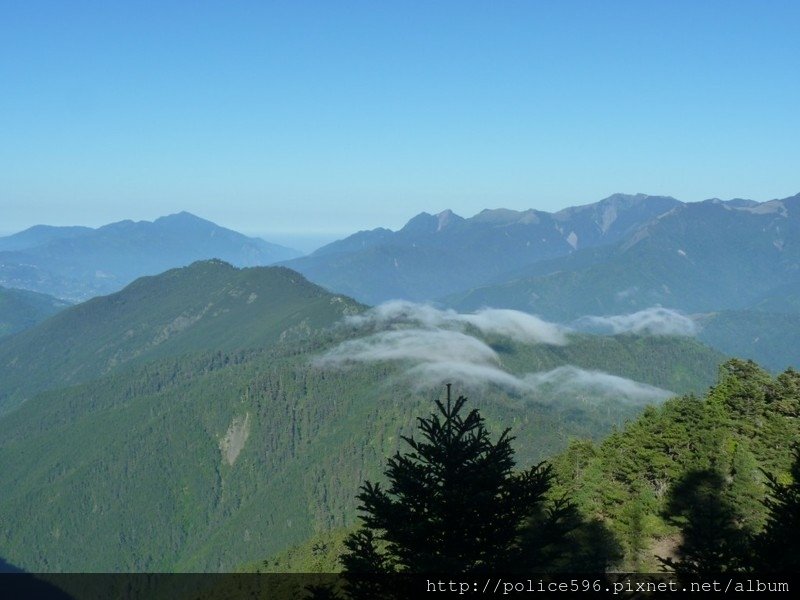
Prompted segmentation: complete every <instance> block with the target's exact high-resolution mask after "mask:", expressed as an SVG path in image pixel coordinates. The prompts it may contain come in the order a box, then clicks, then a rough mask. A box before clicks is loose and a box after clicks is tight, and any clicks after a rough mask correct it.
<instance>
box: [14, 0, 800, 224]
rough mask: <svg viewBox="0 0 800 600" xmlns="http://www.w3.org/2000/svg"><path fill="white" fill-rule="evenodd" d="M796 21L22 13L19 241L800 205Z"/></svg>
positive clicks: (625, 7)
mask: <svg viewBox="0 0 800 600" xmlns="http://www.w3.org/2000/svg"><path fill="white" fill-rule="evenodd" d="M798 32H800V2H797V1H796V0H788V1H780V0H768V1H764V0H759V1H752V2H741V1H735V0H724V1H716V0H690V1H681V0H669V1H661V2H656V1H644V0H637V1H631V2H612V1H609V0H603V1H599V0H591V1H586V2H569V1H563V0H559V1H558V2H556V1H533V0H529V1H511V0H506V1H503V0H493V1H486V2H471V1H469V0H457V1H452V2H447V1H442V0H439V1H430V0H428V1H420V2H413V1H410V0H409V1H404V2H392V1H388V0H380V1H369V2H349V1H336V0H325V1H321V2H304V1H302V0H292V1H290V2H268V1H266V0H260V1H257V2H244V1H236V0H227V1H219V2H210V1H193V2H188V1H187V2H169V1H167V0H158V1H156V2H147V1H144V0H137V1H135V2H130V1H127V2H114V1H112V0H104V1H100V0H98V1H95V2H82V1H80V0H70V1H68V2H67V1H63V0H59V1H54V2H46V1H42V0H20V1H17V0H2V4H0V231H6V232H7V231H15V230H19V229H22V228H25V227H28V226H30V225H33V224H35V223H51V224H85V225H93V226H96V225H100V224H103V223H107V222H110V221H115V220H120V219H124V218H132V219H148V220H150V219H153V218H155V217H158V216H160V215H163V214H167V213H172V212H177V211H180V210H188V211H190V212H193V213H195V214H198V215H199V216H202V217H205V218H208V219H211V220H213V221H215V222H217V223H220V224H222V225H225V226H228V227H232V228H234V229H238V230H242V231H245V232H259V233H265V234H267V233H269V232H274V233H276V234H278V233H282V234H293V233H297V232H304V233H307V234H313V235H335V234H339V233H349V232H352V231H355V230H358V229H367V228H373V227H378V226H386V227H390V228H397V227H400V226H402V224H403V223H404V222H405V221H406V220H408V219H409V218H410V217H411V216H413V215H414V214H416V213H419V212H421V211H423V210H425V211H428V212H438V211H440V210H443V209H445V208H452V209H453V210H454V211H456V212H457V213H459V214H462V215H464V216H470V215H472V214H475V213H476V212H478V211H479V210H481V209H483V208H487V207H488V208H496V207H506V208H515V209H525V208H531V207H532V208H538V209H541V210H557V209H559V208H563V207H565V206H569V205H576V204H585V203H588V202H594V201H597V200H599V199H601V198H603V197H605V196H608V195H610V194H611V193H614V192H629V193H636V192H644V193H649V194H668V195H672V196H675V197H677V198H679V199H681V200H686V201H695V200H701V199H705V198H709V197H721V198H731V197H749V198H753V199H756V200H768V199H771V198H776V197H785V196H789V195H793V194H795V193H797V192H800V143H799V142H800V33H798ZM284 239H285V238H284Z"/></svg>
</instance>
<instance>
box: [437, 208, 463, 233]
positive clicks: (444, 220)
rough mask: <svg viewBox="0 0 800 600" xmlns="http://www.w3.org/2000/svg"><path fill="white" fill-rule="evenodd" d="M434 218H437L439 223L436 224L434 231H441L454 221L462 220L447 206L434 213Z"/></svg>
mask: <svg viewBox="0 0 800 600" xmlns="http://www.w3.org/2000/svg"><path fill="white" fill-rule="evenodd" d="M436 218H437V219H438V220H439V225H438V226H437V228H436V231H441V230H442V229H445V228H447V227H450V226H451V225H453V224H455V223H460V222H461V221H463V220H464V218H463V217H460V216H458V215H457V214H456V213H454V212H453V211H452V210H450V209H449V208H447V209H445V210H443V211H442V212H440V213H439V214H438V215H436Z"/></svg>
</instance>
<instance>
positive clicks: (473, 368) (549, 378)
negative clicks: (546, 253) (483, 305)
mask: <svg viewBox="0 0 800 600" xmlns="http://www.w3.org/2000/svg"><path fill="white" fill-rule="evenodd" d="M347 324H349V325H350V326H353V327H356V328H359V329H361V328H364V329H366V328H369V327H373V328H377V327H383V328H386V327H392V328H393V329H389V330H388V331H387V330H385V329H384V330H379V331H372V332H371V333H367V334H366V335H364V337H360V338H357V339H351V340H348V341H345V342H343V343H341V344H339V345H338V346H336V347H335V348H333V349H331V350H329V351H328V352H326V353H325V354H323V355H322V356H320V357H318V358H317V359H316V360H315V364H316V365H317V366H319V367H323V368H335V367H346V366H348V365H352V364H355V363H372V362H385V361H399V362H403V363H405V367H406V368H405V370H404V371H403V375H404V376H405V377H406V378H407V379H408V380H409V381H410V383H411V385H412V386H414V387H416V388H417V389H422V388H429V387H434V386H438V385H441V384H442V383H446V382H449V381H458V382H459V383H460V384H462V385H465V386H468V387H483V386H497V387H500V388H502V389H505V390H508V391H511V392H513V393H517V394H525V395H530V396H532V397H534V398H536V399H538V400H543V399H545V398H547V399H558V398H564V399H565V400H566V399H569V398H581V399H584V400H589V401H599V400H617V401H622V402H626V403H635V404H645V403H652V402H658V401H661V400H663V399H665V398H667V397H669V396H670V395H672V394H671V393H670V392H668V391H666V390H662V389H659V388H655V387H653V386H650V385H646V384H643V383H639V382H636V381H632V380H630V379H625V378H623V377H618V376H616V375H610V374H608V373H604V372H601V371H587V370H584V369H580V368H578V367H575V366H563V367H559V368H557V369H553V370H551V371H547V372H540V373H527V374H524V375H522V376H517V375H515V374H512V373H509V372H507V371H505V370H503V368H502V365H501V361H500V357H499V356H498V354H497V353H496V352H495V351H494V350H492V348H490V347H489V346H488V345H487V344H486V343H485V342H483V341H482V340H480V339H478V338H477V337H474V336H473V335H469V327H468V326H471V327H474V328H475V329H477V330H479V331H481V332H483V333H492V334H495V335H498V336H502V337H507V338H510V339H514V340H517V341H533V343H566V341H567V340H566V336H565V331H566V330H565V329H563V328H561V327H559V326H556V325H553V324H552V323H546V322H545V321H541V320H540V319H537V318H536V317H531V315H526V314H525V313H520V312H518V311H512V310H495V309H487V310H483V311H480V312H479V313H475V314H471V315H463V314H458V313H456V312H454V311H442V310H439V309H436V308H434V307H431V306H427V305H419V304H413V303H411V302H399V301H398V302H390V303H386V304H382V305H380V306H377V307H375V308H374V309H372V310H370V311H368V312H367V313H366V314H364V315H359V316H357V317H350V318H348V319H347Z"/></svg>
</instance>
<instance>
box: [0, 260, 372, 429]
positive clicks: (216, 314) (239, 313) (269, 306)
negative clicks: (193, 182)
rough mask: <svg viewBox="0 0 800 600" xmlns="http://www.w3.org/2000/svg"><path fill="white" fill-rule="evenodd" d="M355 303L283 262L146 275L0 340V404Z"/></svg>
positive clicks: (260, 338)
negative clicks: (315, 282) (120, 289)
mask: <svg viewBox="0 0 800 600" xmlns="http://www.w3.org/2000/svg"><path fill="white" fill-rule="evenodd" d="M359 310H360V305H358V304H357V303H355V302H353V301H352V300H350V299H349V298H345V297H343V296H334V295H331V294H329V293H328V292H326V291H324V290H323V289H322V288H320V287H318V286H316V285H314V284H312V283H310V282H308V281H307V280H306V279H305V278H303V276H302V275H299V274H298V273H295V272H294V271H290V270H288V269H284V268H280V267H253V268H247V269H237V268H235V267H232V266H231V265H229V264H227V263H224V262H222V261H216V260H212V261H204V262H198V263H194V264H193V265H191V266H189V267H184V268H181V269H173V270H171V271H167V272H165V273H162V274H161V275H157V276H153V277H143V278H141V279H138V280H136V281H135V282H133V283H132V284H130V285H129V286H128V287H126V288H125V289H124V290H122V291H120V292H117V293H115V294H112V295H110V296H103V297H99V298H93V299H92V300H89V301H87V302H84V303H82V304H79V305H77V306H74V307H71V308H69V309H67V310H64V311H62V312H61V313H59V314H57V315H55V316H54V317H53V318H51V319H49V320H47V321H46V322H43V323H41V324H40V325H39V326H37V327H34V328H32V329H29V330H28V331H24V332H21V333H20V334H19V335H16V336H14V337H12V338H6V339H5V340H2V341H0V414H2V413H3V412H6V411H8V410H10V409H12V408H13V407H14V406H16V405H18V404H19V403H20V402H22V401H23V400H24V399H25V398H28V397H30V396H31V395H32V394H34V393H36V392H38V391H42V390H46V389H50V388H54V387H62V386H65V385H72V384H76V383H80V382H83V381H88V380H90V379H92V378H95V377H98V376H101V375H104V374H108V373H111V372H112V371H114V370H116V369H118V368H120V367H121V366H123V365H126V364H143V363H144V362H146V361H150V360H154V359H156V358H160V357H165V356H178V355H181V354H185V353H190V352H198V351H203V350H234V349H240V348H261V347H267V346H269V345H271V344H273V343H274V342H275V341H277V340H278V339H280V338H281V337H283V338H284V339H286V338H287V337H288V338H291V337H293V336H294V337H302V336H303V335H305V333H306V332H307V331H310V330H311V329H312V328H318V327H324V326H328V325H331V324H333V323H334V322H336V321H337V320H338V319H340V318H341V317H342V316H343V315H345V314H350V313H352V312H357V311H359Z"/></svg>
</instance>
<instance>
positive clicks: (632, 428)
mask: <svg viewBox="0 0 800 600" xmlns="http://www.w3.org/2000/svg"><path fill="white" fill-rule="evenodd" d="M799 418H800V374H798V372H797V371H794V370H791V369H790V370H787V371H786V372H784V373H782V374H780V375H778V376H777V377H773V376H770V375H769V374H768V373H767V372H765V371H763V370H762V369H760V368H759V367H758V366H757V365H756V364H755V363H752V362H750V361H742V360H739V359H733V360H731V361H729V362H727V363H725V364H724V365H723V366H722V367H721V368H720V371H719V380H718V382H717V384H716V385H715V386H713V387H712V388H710V389H709V391H708V393H707V394H705V395H704V396H703V397H697V396H691V395H690V396H683V397H676V398H674V399H672V400H668V401H667V402H666V403H665V404H664V405H662V406H660V407H651V408H647V409H645V411H644V412H643V414H641V415H640V416H639V417H638V418H636V419H634V420H631V421H630V422H628V423H627V424H626V425H625V426H624V427H622V428H620V429H616V430H615V431H614V432H613V433H612V434H611V435H609V436H608V437H607V438H606V439H604V440H603V441H602V442H600V443H597V442H592V441H589V440H586V439H583V440H581V439H573V440H572V441H571V443H570V444H569V446H568V447H567V448H566V449H565V450H563V451H562V452H559V453H557V454H556V455H554V456H553V458H552V459H551V460H550V462H551V463H552V464H553V466H554V468H555V473H556V485H555V486H554V488H553V489H552V490H551V497H552V498H553V499H556V498H563V497H566V498H568V499H569V500H570V501H571V502H573V503H574V504H575V505H576V506H577V508H578V509H579V511H580V513H581V514H582V516H583V517H584V518H585V519H586V521H587V522H595V523H599V524H602V529H603V530H604V531H605V533H603V535H602V536H601V537H599V538H597V539H596V540H594V541H593V542H592V543H594V544H599V545H597V546H596V548H597V549H600V548H603V549H604V550H603V551H605V552H608V549H612V552H611V556H613V555H614V554H616V555H617V556H618V559H617V563H616V564H614V565H612V568H613V569H614V570H620V571H644V572H656V571H660V570H662V569H663V568H664V564H663V563H662V561H661V560H660V559H659V557H660V558H662V559H667V560H669V559H672V560H679V559H680V552H681V550H682V549H683V551H685V550H686V548H687V547H688V546H687V544H691V545H692V548H694V549H695V552H700V551H702V548H703V547H707V548H708V552H709V554H710V555H711V556H712V557H714V559H716V560H719V561H720V562H719V563H718V564H727V565H728V566H729V567H731V566H733V567H734V568H744V569H755V570H757V571H758V570H764V569H767V570H768V569H770V568H775V567H774V566H773V567H770V565H769V564H764V560H765V557H763V556H761V555H760V554H759V552H761V551H762V550H768V551H769V552H771V553H773V554H775V553H777V554H780V553H781V549H779V548H772V549H763V548H761V546H759V544H760V543H761V542H760V541H759V540H758V539H756V537H757V536H758V535H759V534H760V532H761V531H762V528H763V527H764V526H765V522H766V521H765V519H766V517H767V506H766V504H765V499H766V498H767V497H768V496H769V495H770V494H771V493H772V490H771V489H770V488H769V486H768V481H767V474H769V475H770V476H773V477H774V478H775V481H777V482H778V483H779V484H789V483H791V482H792V475H791V469H792V461H793V460H795V458H794V457H795V456H797V455H796V454H795V453H794V452H793V450H792V448H793V445H794V444H796V443H797V440H798V438H799V437H800V419H799ZM516 432H517V428H516V427H515V428H513V429H512V433H516ZM525 443H527V441H521V442H520V450H521V451H523V452H524V448H523V447H522V446H524V444H525ZM521 466H522V465H521ZM794 468H795V469H796V468H797V466H796V465H795V467H794ZM703 519H706V521H703ZM689 522H691V523H692V524H693V527H694V529H693V531H696V532H700V533H702V534H703V538H704V539H702V540H700V543H699V546H700V550H698V549H697V547H698V540H697V539H692V538H691V535H692V534H691V532H690V533H686V526H687V523H689ZM775 526H777V527H778V528H780V526H781V525H780V523H778V524H777V525H775ZM352 530H353V528H350V529H349V530H342V529H334V530H331V531H327V532H320V533H317V534H315V535H314V536H312V537H310V538H309V539H308V540H306V541H304V542H303V543H300V544H298V545H296V546H293V547H291V548H289V549H287V550H284V551H282V552H279V553H276V554H274V555H272V556H269V557H268V558H266V560H263V561H259V562H253V563H250V564H247V565H243V567H242V568H243V569H245V570H249V571H262V572H264V571H266V572H300V573H302V572H316V571H331V570H333V571H338V570H340V569H341V564H340V563H339V562H338V556H339V555H341V554H342V553H343V552H345V550H346V548H345V545H344V539H345V538H346V536H347V533H348V531H352ZM695 535H697V534H695ZM687 536H689V537H687ZM584 541H587V540H584ZM726 552H729V553H731V554H729V555H728V556H726ZM739 553H740V554H739ZM731 556H733V557H734V562H733V563H731V562H727V563H726V562H725V561H730V559H731ZM706 558H707V557H706ZM736 559H738V560H741V561H742V563H741V564H738V565H737V564H736ZM717 570H719V569H717Z"/></svg>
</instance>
